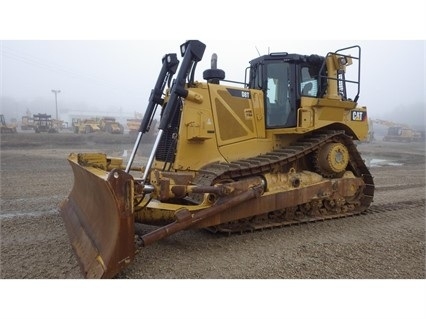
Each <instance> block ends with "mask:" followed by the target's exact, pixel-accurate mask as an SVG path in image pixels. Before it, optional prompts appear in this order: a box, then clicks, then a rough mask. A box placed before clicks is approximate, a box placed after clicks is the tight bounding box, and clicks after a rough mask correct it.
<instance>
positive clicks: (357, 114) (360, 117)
mask: <svg viewBox="0 0 426 319" xmlns="http://www.w3.org/2000/svg"><path fill="white" fill-rule="evenodd" d="M366 116H367V112H363V111H352V112H351V120H352V121H359V122H361V121H364V120H365V118H366Z"/></svg>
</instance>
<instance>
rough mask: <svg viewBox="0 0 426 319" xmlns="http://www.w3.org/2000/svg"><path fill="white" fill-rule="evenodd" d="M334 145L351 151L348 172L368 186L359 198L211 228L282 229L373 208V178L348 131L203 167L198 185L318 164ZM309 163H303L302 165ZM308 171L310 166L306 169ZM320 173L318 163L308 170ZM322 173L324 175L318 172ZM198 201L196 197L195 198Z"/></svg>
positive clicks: (314, 203) (315, 135) (323, 202)
mask: <svg viewBox="0 0 426 319" xmlns="http://www.w3.org/2000/svg"><path fill="white" fill-rule="evenodd" d="M330 142H340V143H343V144H344V145H345V146H346V147H347V149H348V151H349V164H348V167H347V169H348V170H351V171H352V172H353V173H354V175H355V176H357V177H361V178H362V179H363V181H364V183H365V186H364V187H363V188H362V190H360V192H359V193H358V196H356V198H353V199H348V200H347V201H346V202H345V203H343V204H342V203H340V204H338V205H336V203H335V202H334V201H333V200H331V199H329V200H327V199H324V200H318V199H315V200H312V201H311V202H307V203H303V204H302V205H297V206H294V207H286V208H283V209H282V210H276V211H272V212H269V213H266V214H262V215H257V216H254V217H248V218H243V219H240V220H237V221H234V222H230V223H226V224H221V225H217V226H214V227H212V228H209V229H210V230H211V231H214V232H226V233H232V232H246V231H253V230H257V229H264V228H273V227H280V226H286V225H292V224H300V223H305V222H313V221H320V220H327V219H334V218H342V217H348V216H353V215H358V214H361V213H363V212H364V211H365V210H367V208H368V207H369V206H370V204H371V202H372V200H373V195H374V183H373V177H372V176H371V175H370V172H369V170H368V168H367V166H366V165H365V163H364V161H363V159H362V158H361V156H360V154H359V152H358V150H357V148H356V146H355V144H354V143H353V141H352V138H351V137H350V136H347V135H346V134H345V132H344V131H323V132H317V133H313V134H312V135H308V136H305V137H303V138H301V139H299V140H298V141H297V142H296V143H295V144H293V145H290V146H288V147H286V148H283V149H278V150H275V151H273V152H270V153H267V154H262V155H259V156H256V157H253V158H249V159H245V160H239V161H235V162H231V163H215V164H210V165H208V166H206V167H204V168H203V170H202V171H201V172H200V173H199V175H198V176H197V178H196V180H195V181H194V182H195V184H196V185H205V186H208V185H213V184H215V183H219V182H221V181H228V180H236V179H241V178H246V177H249V176H253V175H261V174H265V173H269V172H277V171H284V172H285V171H288V168H290V167H300V166H301V165H306V162H310V163H315V156H316V155H315V154H316V151H317V150H319V149H320V147H321V146H323V145H325V144H327V143H330ZM303 161H304V162H305V164H302V162H303ZM304 169H306V167H304ZM308 169H310V170H316V168H315V164H311V167H308ZM318 173H321V172H320V171H318ZM194 199H195V200H197V199H196V198H194Z"/></svg>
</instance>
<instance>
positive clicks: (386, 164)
mask: <svg viewBox="0 0 426 319" xmlns="http://www.w3.org/2000/svg"><path fill="white" fill-rule="evenodd" d="M133 140H134V139H133V138H131V137H129V136H128V135H122V136H111V135H108V134H107V135H105V134H104V135H102V134H101V135H96V136H83V135H75V134H72V133H60V134H31V133H22V132H21V133H18V134H15V135H13V136H12V135H10V134H9V135H2V136H1V214H0V223H1V233H0V236H1V274H0V277H1V278H81V274H80V270H79V267H78V264H77V260H76V259H75V257H74V254H73V252H72V249H71V245H70V244H69V242H68V237H67V235H66V231H65V228H64V225H63V223H62V220H61V218H60V216H59V214H58V205H59V203H60V202H61V201H62V200H63V199H64V198H65V197H66V196H67V195H68V193H69V191H70V190H71V187H72V183H73V176H72V172H71V168H70V166H69V164H68V163H67V161H66V157H67V155H68V154H69V153H70V152H80V151H100V152H106V153H107V154H109V155H113V156H122V155H123V154H125V153H126V151H127V153H128V154H129V153H130V152H131V149H132V147H133V145H132V143H133ZM142 147H144V146H142ZM358 148H359V150H360V152H361V154H362V156H363V158H364V159H365V160H366V162H367V163H370V165H371V168H370V170H371V173H372V175H373V176H374V177H375V178H374V180H375V184H376V193H375V200H374V203H373V208H374V206H377V207H382V208H383V207H386V205H389V204H391V206H390V207H392V209H390V208H389V209H386V208H385V209H382V210H380V209H378V211H374V212H372V213H370V214H365V215H360V216H356V217H350V218H344V219H337V220H330V221H325V222H318V223H311V224H303V225H298V226H291V227H283V228H277V229H272V230H265V231H259V232H253V233H247V234H242V235H231V236H227V235H218V234H211V233H209V232H206V231H202V230H191V231H185V232H181V233H178V234H175V235H173V236H171V237H169V238H166V239H164V240H162V241H160V242H158V243H156V244H154V245H152V246H150V247H147V248H145V249H143V250H141V251H140V252H139V254H138V255H137V257H136V259H135V261H134V262H133V263H132V264H131V265H130V266H129V267H128V268H127V269H125V270H124V271H123V272H122V273H120V275H119V276H118V278H225V279H229V278H263V279H266V278H274V279H281V278H287V279H292V278H374V279H376V278H410V279H411V278H420V279H424V278H425V277H426V276H425V208H424V200H425V146H424V145H423V144H421V143H411V144H403V143H390V142H387V143H385V142H374V143H370V144H360V145H359V146H358ZM149 150H150V146H146V147H145V148H144V149H143V151H142V152H141V153H140V154H139V157H138V160H140V161H143V158H144V156H145V155H146V154H148V153H149ZM377 163H378V164H377ZM407 202H412V203H413V204H412V205H405V204H403V203H407ZM139 227H140V228H141V229H142V231H143V230H144V229H145V230H146V229H148V228H149V227H148V226H143V225H141V226H139Z"/></svg>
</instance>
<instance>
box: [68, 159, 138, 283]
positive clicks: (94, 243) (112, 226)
mask: <svg viewBox="0 0 426 319" xmlns="http://www.w3.org/2000/svg"><path fill="white" fill-rule="evenodd" d="M68 161H69V162H70V164H71V167H72V170H73V173H74V186H73V188H72V190H71V193H70V195H69V196H68V198H66V199H65V200H64V201H63V202H62V203H61V205H60V214H61V216H62V218H63V221H64V223H65V228H66V230H67V233H68V236H69V239H70V242H71V245H72V247H73V250H74V253H75V254H76V256H77V259H78V262H79V264H80V268H81V271H82V273H83V275H84V277H85V278H113V277H114V276H115V275H116V274H117V273H118V272H119V271H120V270H121V269H123V268H124V267H125V266H126V265H127V264H128V263H130V262H131V260H133V258H134V256H135V243H134V219H133V183H132V180H133V178H132V176H131V175H129V174H127V173H125V172H124V171H122V170H112V171H111V172H110V173H106V172H105V171H104V170H100V169H97V168H95V167H84V166H81V165H79V163H78V160H77V156H76V155H75V154H72V155H70V157H69V158H68Z"/></svg>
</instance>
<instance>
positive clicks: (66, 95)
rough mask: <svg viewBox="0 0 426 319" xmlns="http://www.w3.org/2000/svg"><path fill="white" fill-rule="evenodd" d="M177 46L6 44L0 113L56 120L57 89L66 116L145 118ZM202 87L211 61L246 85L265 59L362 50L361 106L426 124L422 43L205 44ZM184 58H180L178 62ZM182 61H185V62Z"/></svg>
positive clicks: (383, 115)
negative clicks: (252, 68) (251, 69)
mask: <svg viewBox="0 0 426 319" xmlns="http://www.w3.org/2000/svg"><path fill="white" fill-rule="evenodd" d="M185 40H187V39H182V41H177V40H162V41H156V40H141V41H124V40H121V41H113V40H108V41H91V40H85V41H69V40H67V41H65V40H51V41H47V40H3V41H1V44H0V48H1V56H0V59H1V60H0V61H1V72H0V77H1V84H0V93H1V97H2V99H1V112H2V113H4V114H5V115H6V116H7V118H13V117H14V118H17V119H20V118H21V116H22V115H25V114H24V113H25V111H26V110H27V109H28V110H29V111H30V112H32V113H33V114H34V113H39V112H41V113H49V114H52V116H53V115H54V114H55V100H54V94H53V93H52V92H51V90H52V89H55V90H58V89H59V90H61V93H59V94H58V109H59V114H60V118H61V115H64V114H66V113H67V112H69V111H82V112H87V111H89V110H90V111H93V112H98V113H101V114H102V113H108V112H114V113H120V114H123V116H125V117H126V116H127V117H129V116H131V115H132V114H134V112H143V111H144V109H145V107H146V105H147V101H148V97H149V94H150V91H151V89H152V88H153V86H154V84H155V81H156V79H157V76H158V72H159V70H160V68H161V58H162V57H163V55H164V54H166V53H172V52H176V53H179V45H180V44H181V43H183V42H184V41H185ZM199 40H200V41H202V42H204V43H205V44H206V45H207V48H206V52H205V54H204V57H203V60H202V61H201V62H200V63H199V64H198V66H197V79H198V80H202V71H203V70H205V69H207V68H209V66H210V58H211V54H212V53H217V54H218V67H219V68H221V69H223V70H224V71H225V72H226V78H227V79H229V80H235V81H243V80H244V71H245V68H246V67H247V66H248V62H249V61H250V60H251V59H253V58H255V57H257V56H258V55H259V53H260V54H267V53H268V52H283V51H286V52H289V53H300V54H319V55H323V56H325V55H326V54H327V52H330V51H335V50H337V49H339V48H342V47H348V46H352V45H360V46H361V49H362V60H361V92H360V99H359V101H358V102H359V104H360V105H365V106H367V109H368V112H369V115H370V117H373V118H381V119H387V120H392V121H399V122H409V124H416V125H418V124H421V123H423V122H424V106H425V79H424V76H425V43H426V42H425V41H408V40H407V41H372V40H368V41H331V40H330V41H307V40H304V41H296V40H282V41H277V40H275V41H265V40H264V41H259V40H253V41H247V40H246V41H231V40H222V41H219V40H208V39H206V40H204V39H202V38H200V39H199ZM178 56H179V54H178ZM180 60H181V58H180Z"/></svg>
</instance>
